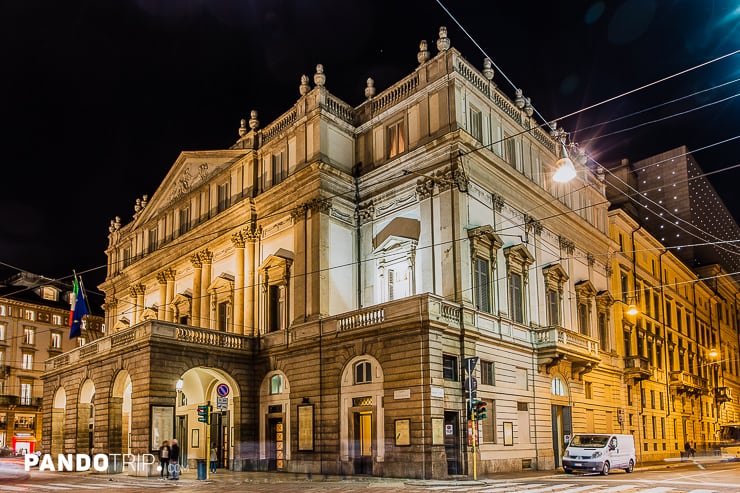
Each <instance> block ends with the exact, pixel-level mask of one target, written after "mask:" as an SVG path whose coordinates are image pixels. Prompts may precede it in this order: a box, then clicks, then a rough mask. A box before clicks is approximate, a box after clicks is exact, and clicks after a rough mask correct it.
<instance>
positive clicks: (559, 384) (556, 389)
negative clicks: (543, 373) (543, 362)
mask: <svg viewBox="0 0 740 493" xmlns="http://www.w3.org/2000/svg"><path fill="white" fill-rule="evenodd" d="M550 393H551V394H552V395H559V396H566V395H568V394H567V393H566V391H565V385H563V381H562V380H560V379H559V378H558V377H555V378H553V379H552V383H551V384H550Z"/></svg>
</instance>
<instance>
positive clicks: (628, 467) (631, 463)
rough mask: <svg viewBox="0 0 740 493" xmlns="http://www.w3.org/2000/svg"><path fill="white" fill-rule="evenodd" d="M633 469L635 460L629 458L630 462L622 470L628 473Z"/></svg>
mask: <svg viewBox="0 0 740 493" xmlns="http://www.w3.org/2000/svg"><path fill="white" fill-rule="evenodd" d="M634 470H635V462H634V461H633V460H632V459H630V463H629V464H628V465H627V467H626V468H625V469H624V471H625V472H626V473H628V474H629V473H631V472H632V471H634Z"/></svg>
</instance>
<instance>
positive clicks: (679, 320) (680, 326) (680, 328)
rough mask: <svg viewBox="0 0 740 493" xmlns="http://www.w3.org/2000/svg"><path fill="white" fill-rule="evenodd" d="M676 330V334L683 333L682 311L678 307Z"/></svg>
mask: <svg viewBox="0 0 740 493" xmlns="http://www.w3.org/2000/svg"><path fill="white" fill-rule="evenodd" d="M676 329H677V330H678V332H681V331H683V310H681V307H680V306H677V307H676Z"/></svg>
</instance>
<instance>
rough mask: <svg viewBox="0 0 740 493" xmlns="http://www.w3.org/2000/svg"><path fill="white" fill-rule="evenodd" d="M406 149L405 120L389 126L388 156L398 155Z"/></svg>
mask: <svg viewBox="0 0 740 493" xmlns="http://www.w3.org/2000/svg"><path fill="white" fill-rule="evenodd" d="M405 150H406V137H405V136H404V127H403V120H401V121H398V122H396V123H393V124H392V125H389V126H388V157H389V158H392V157H395V156H398V155H399V154H401V153H402V152H404V151H405Z"/></svg>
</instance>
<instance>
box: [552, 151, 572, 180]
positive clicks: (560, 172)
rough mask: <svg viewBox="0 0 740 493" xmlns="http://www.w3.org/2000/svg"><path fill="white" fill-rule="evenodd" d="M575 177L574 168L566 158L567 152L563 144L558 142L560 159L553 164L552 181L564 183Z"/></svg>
mask: <svg viewBox="0 0 740 493" xmlns="http://www.w3.org/2000/svg"><path fill="white" fill-rule="evenodd" d="M575 177H576V167H575V166H574V165H573V161H572V160H571V159H570V156H568V150H567V149H566V148H565V142H563V141H561V142H560V159H558V160H557V162H556V163H555V174H554V175H552V179H553V181H556V182H558V183H566V182H569V181H570V180H572V179H573V178H575Z"/></svg>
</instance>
